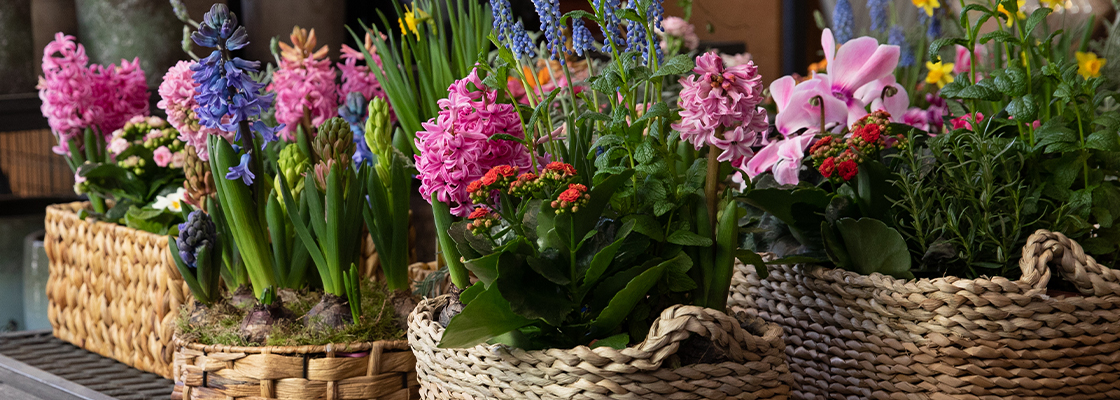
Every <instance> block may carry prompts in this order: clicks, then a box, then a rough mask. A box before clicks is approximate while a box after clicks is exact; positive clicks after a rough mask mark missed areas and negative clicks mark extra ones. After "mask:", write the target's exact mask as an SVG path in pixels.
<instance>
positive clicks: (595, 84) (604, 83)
mask: <svg viewBox="0 0 1120 400" xmlns="http://www.w3.org/2000/svg"><path fill="white" fill-rule="evenodd" d="M621 87H622V78H621V77H619V76H618V73H617V72H615V71H610V70H607V71H603V73H602V74H600V75H599V77H598V78H595V79H592V80H591V89H594V90H595V91H597V92H600V93H606V94H608V95H612V96H613V95H614V94H615V93H618V90H619V88H621Z"/></svg>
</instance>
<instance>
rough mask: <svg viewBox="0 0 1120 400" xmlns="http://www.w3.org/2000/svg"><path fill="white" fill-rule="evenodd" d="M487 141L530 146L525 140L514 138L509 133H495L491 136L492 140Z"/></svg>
mask: <svg viewBox="0 0 1120 400" xmlns="http://www.w3.org/2000/svg"><path fill="white" fill-rule="evenodd" d="M487 140H509V141H511V142H517V143H521V144H528V143H529V142H528V141H527V140H525V139H524V138H519V137H517V136H513V135H510V134H508V133H495V134H494V135H493V136H490V139H487Z"/></svg>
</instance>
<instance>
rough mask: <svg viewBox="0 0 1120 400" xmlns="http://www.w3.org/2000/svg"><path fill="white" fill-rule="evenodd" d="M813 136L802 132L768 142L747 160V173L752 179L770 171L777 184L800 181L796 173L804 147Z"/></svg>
mask: <svg viewBox="0 0 1120 400" xmlns="http://www.w3.org/2000/svg"><path fill="white" fill-rule="evenodd" d="M814 137H815V135H811V134H802V135H798V136H793V137H789V138H786V139H782V140H779V141H774V142H772V143H770V144H769V145H767V146H766V147H763V148H762V150H760V151H759V152H758V154H755V156H754V158H752V159H751V160H750V161H748V162H747V168H746V170H747V175H748V176H750V177H751V178H752V179H753V178H754V177H756V176H758V175H761V174H762V173H763V172H766V171H772V172H773V173H774V180H776V181H777V182H778V184H780V185H796V184H797V183H798V182H800V180H799V179H798V177H797V174H798V172H799V171H801V161H802V160H803V159H804V158H805V149H807V148H809V144H811V143H813V139H814Z"/></svg>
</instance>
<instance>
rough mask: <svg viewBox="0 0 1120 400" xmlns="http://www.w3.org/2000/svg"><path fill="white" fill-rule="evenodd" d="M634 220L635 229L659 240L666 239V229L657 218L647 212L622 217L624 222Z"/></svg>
mask: <svg viewBox="0 0 1120 400" xmlns="http://www.w3.org/2000/svg"><path fill="white" fill-rule="evenodd" d="M630 221H634V231H635V232H638V233H641V234H643V235H646V236H649V238H650V239H653V240H656V241H658V242H664V241H665V231H664V230H662V227H661V224H660V223H658V222H657V219H656V218H654V217H652V216H650V215H647V214H633V215H627V216H625V217H623V218H622V222H623V223H627V222H630Z"/></svg>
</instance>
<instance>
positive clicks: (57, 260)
mask: <svg viewBox="0 0 1120 400" xmlns="http://www.w3.org/2000/svg"><path fill="white" fill-rule="evenodd" d="M88 204H89V203H82V202H75V203H69V204H56V205H52V206H49V207H47V218H46V237H45V238H44V239H43V241H44V246H45V247H46V251H47V257H48V258H49V259H50V278H49V280H48V281H47V299H48V302H49V314H48V316H49V318H50V321H51V326H52V327H53V329H54V335H55V336H57V337H58V338H60V339H62V340H65V341H67V342H70V343H73V344H74V345H75V346H78V347H81V348H83V349H86V350H89V351H92V352H94V353H97V354H100V355H102V356H105V357H109V358H112V359H115V360H117V361H120V362H123V363H125V364H128V365H129V366H132V367H134V368H137V369H140V370H143V371H148V372H152V373H156V374H158V375H161V376H163V377H165V378H169V379H170V378H171V377H172V375H171V361H172V356H173V351H174V350H173V349H172V347H171V343H172V339H173V335H174V332H175V318H176V317H178V310H179V308H180V307H181V306H182V305H183V304H187V303H189V302H190V301H191V300H192V299H193V297H192V296H191V293H190V289H189V288H188V287H187V285H186V283H184V282H183V277H182V276H181V275H180V274H179V270H178V268H176V267H175V263H174V261H172V259H171V253H170V252H169V250H168V249H167V237H166V236H163V235H156V234H152V233H148V232H144V231H140V230H136V229H132V228H129V227H125V226H122V225H117V224H110V223H105V222H90V221H86V220H83V219H81V218H78V211H80V210H82V209H83V208H86V207H87V206H88ZM414 236H415V233H414V230H413V229H409V237H410V242H411V241H412V240H411V238H412V237H414ZM412 253H413V254H412V255H411V256H410V258H411V259H415V249H413V250H412ZM362 257H363V260H364V262H363V268H362V274H363V276H373V277H376V276H383V274H381V269H380V261H379V260H378V257H377V251H376V249H375V248H374V246H373V240H372V239H370V238H369V235H366V239H365V240H364V241H363V242H362ZM428 268H429V267H428V266H427V265H424V264H414V265H412V266H410V267H409V276H410V277H422V276H424V275H426V273H427V272H426V271H427V269H428Z"/></svg>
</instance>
